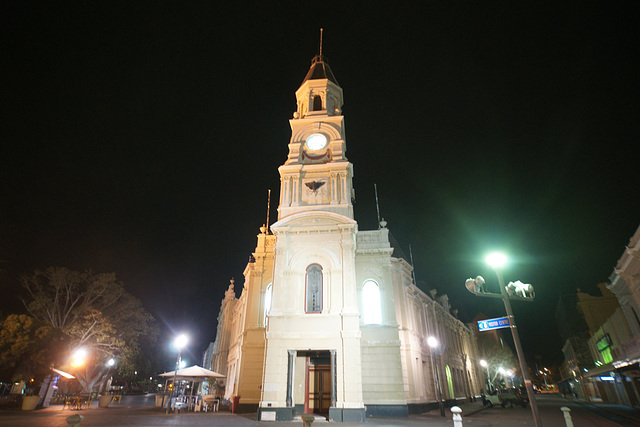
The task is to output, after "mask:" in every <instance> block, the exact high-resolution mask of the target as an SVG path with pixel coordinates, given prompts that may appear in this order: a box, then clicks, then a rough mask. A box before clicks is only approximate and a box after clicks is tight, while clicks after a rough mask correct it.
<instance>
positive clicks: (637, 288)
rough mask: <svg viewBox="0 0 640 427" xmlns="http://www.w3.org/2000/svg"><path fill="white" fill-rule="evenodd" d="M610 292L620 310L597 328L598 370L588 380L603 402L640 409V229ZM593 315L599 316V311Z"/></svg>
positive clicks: (593, 336)
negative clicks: (638, 407) (639, 315)
mask: <svg viewBox="0 0 640 427" xmlns="http://www.w3.org/2000/svg"><path fill="white" fill-rule="evenodd" d="M607 288H608V289H609V290H611V292H612V293H613V294H614V295H615V297H616V299H617V300H616V306H618V303H619V307H617V308H616V309H615V311H614V312H613V313H612V314H611V315H609V316H608V317H607V318H606V319H604V320H602V321H601V322H600V324H598V325H595V326H594V327H596V329H595V330H593V331H592V334H591V338H590V339H589V348H590V350H591V354H592V356H593V358H594V360H595V364H596V365H597V366H596V367H593V368H592V369H590V370H589V371H588V372H587V373H586V374H585V377H588V378H589V380H590V382H591V384H593V386H594V387H595V388H596V393H597V394H598V395H599V396H598V397H600V398H602V399H603V400H605V401H608V402H614V403H621V404H625V405H631V406H640V320H639V318H638V313H640V310H639V305H640V227H638V229H637V230H636V232H635V234H634V235H633V237H631V240H630V242H629V246H627V247H626V248H625V251H624V252H623V254H622V256H621V257H620V259H619V260H618V263H617V264H616V267H615V268H614V270H613V273H612V274H611V277H610V283H609V284H608V285H607ZM591 311H592V312H593V313H594V314H596V315H598V314H597V311H598V310H597V309H594V310H591ZM598 316H599V318H600V319H601V318H602V317H603V316H602V315H598ZM590 329H591V327H590Z"/></svg>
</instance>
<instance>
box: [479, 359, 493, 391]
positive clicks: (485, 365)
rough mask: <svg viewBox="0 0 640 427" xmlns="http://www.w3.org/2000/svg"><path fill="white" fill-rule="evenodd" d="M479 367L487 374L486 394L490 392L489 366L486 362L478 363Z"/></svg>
mask: <svg viewBox="0 0 640 427" xmlns="http://www.w3.org/2000/svg"><path fill="white" fill-rule="evenodd" d="M480 366H482V367H483V368H484V370H485V372H486V373H487V392H491V378H490V377H489V364H488V363H487V361H486V360H484V359H483V360H481V361H480Z"/></svg>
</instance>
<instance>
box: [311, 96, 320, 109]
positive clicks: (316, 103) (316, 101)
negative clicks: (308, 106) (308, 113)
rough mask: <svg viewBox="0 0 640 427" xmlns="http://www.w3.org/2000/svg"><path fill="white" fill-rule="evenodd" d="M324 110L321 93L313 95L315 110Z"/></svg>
mask: <svg viewBox="0 0 640 427" xmlns="http://www.w3.org/2000/svg"><path fill="white" fill-rule="evenodd" d="M320 110H322V97H321V96H320V95H316V96H314V97H313V111H320Z"/></svg>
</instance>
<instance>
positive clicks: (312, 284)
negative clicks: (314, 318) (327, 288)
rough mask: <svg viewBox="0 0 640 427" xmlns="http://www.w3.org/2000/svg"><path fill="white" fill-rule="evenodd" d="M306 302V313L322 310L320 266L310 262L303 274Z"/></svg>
mask: <svg viewBox="0 0 640 427" xmlns="http://www.w3.org/2000/svg"><path fill="white" fill-rule="evenodd" d="M305 285H306V291H305V294H306V298H305V299H306V304H305V311H306V312H307V313H321V312H322V267H320V266H319V265H318V264H311V265H310V266H309V267H307V274H306V275H305Z"/></svg>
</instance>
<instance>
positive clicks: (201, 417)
mask: <svg viewBox="0 0 640 427" xmlns="http://www.w3.org/2000/svg"><path fill="white" fill-rule="evenodd" d="M460 408H461V409H462V416H463V417H465V416H469V415H471V414H473V413H476V412H478V411H481V410H482V409H483V408H482V403H481V402H475V403H466V404H462V405H460ZM76 414H79V415H82V416H83V417H84V420H83V421H82V422H81V423H80V427H94V426H148V427H155V426H189V427H200V426H202V427H205V426H234V427H236V426H237V427H245V426H258V425H260V426H262V427H264V426H268V427H292V426H296V425H297V426H301V425H302V421H301V420H294V421H289V422H262V423H261V422H258V421H257V420H256V414H255V413H253V414H231V413H230V412H228V411H220V412H183V413H180V414H169V415H166V414H165V413H164V411H163V410H161V409H160V408H154V407H150V406H139V405H135V404H134V405H127V404H124V401H123V404H122V405H119V404H116V405H111V406H110V407H109V408H98V407H96V404H95V403H94V405H93V407H91V408H89V409H84V410H80V411H78V410H70V409H65V410H63V409H62V406H61V405H52V406H50V407H48V408H44V409H39V410H36V411H20V410H16V409H7V410H2V411H0V426H2V427H4V426H25V427H67V422H66V419H67V418H68V417H70V416H72V415H76ZM445 414H446V416H445V417H442V416H441V415H440V411H439V410H434V411H431V412H426V413H423V414H415V415H410V416H409V417H407V418H367V420H366V422H365V423H339V425H340V426H341V427H355V426H361V425H365V424H366V425H369V426H424V425H425V424H428V425H429V426H430V427H445V426H446V427H451V425H452V424H453V421H452V414H451V411H450V409H449V408H446V409H445ZM313 424H314V425H315V426H322V425H324V424H328V422H327V421H326V420H324V419H317V420H316V421H315V422H314V423H313Z"/></svg>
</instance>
